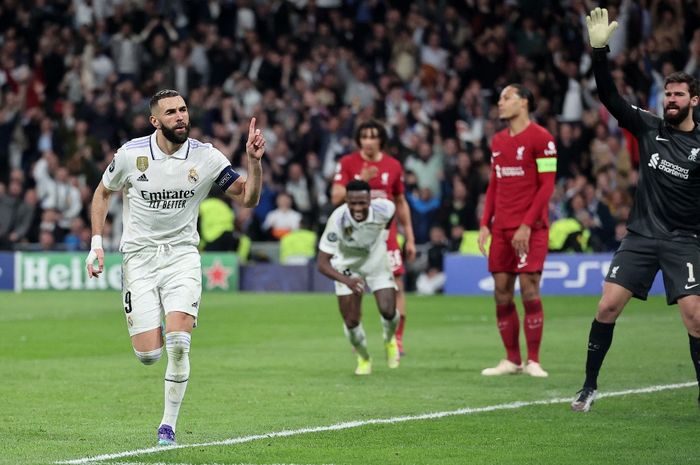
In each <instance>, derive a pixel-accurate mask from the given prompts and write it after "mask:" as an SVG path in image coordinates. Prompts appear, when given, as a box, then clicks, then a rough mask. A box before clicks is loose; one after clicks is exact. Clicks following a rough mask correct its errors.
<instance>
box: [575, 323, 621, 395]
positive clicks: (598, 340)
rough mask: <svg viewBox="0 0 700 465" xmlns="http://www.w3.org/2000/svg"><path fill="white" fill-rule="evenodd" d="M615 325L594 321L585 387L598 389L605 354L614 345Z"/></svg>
mask: <svg viewBox="0 0 700 465" xmlns="http://www.w3.org/2000/svg"><path fill="white" fill-rule="evenodd" d="M614 329H615V323H601V322H600V321H598V320H595V319H594V320H593V323H591V332H590V333H589V334H588V357H587V358H586V381H584V383H583V387H588V388H593V389H598V373H599V372H600V367H601V366H602V365H603V360H604V359H605V354H607V353H608V349H609V348H610V344H612V338H613V330H614Z"/></svg>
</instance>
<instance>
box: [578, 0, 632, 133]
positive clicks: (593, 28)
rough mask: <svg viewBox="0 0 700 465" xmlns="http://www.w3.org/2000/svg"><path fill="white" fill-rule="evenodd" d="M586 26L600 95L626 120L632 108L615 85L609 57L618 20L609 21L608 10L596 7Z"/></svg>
mask: <svg viewBox="0 0 700 465" xmlns="http://www.w3.org/2000/svg"><path fill="white" fill-rule="evenodd" d="M586 26H587V27H588V40H589V43H590V44H591V47H592V48H593V74H594V76H595V82H596V86H597V88H598V97H599V98H600V101H601V103H602V104H603V105H605V108H607V109H608V111H610V113H611V114H612V115H613V116H614V117H615V118H617V119H618V120H624V119H625V116H627V115H626V113H627V112H630V111H632V110H631V108H630V106H629V104H628V103H627V102H625V100H624V99H623V98H622V96H621V95H620V94H619V92H618V91H617V88H616V87H615V83H614V81H613V78H612V75H611V74H610V68H609V66H608V57H607V54H608V52H609V51H610V49H609V47H608V42H609V41H610V37H612V35H613V33H614V32H615V29H617V21H613V22H611V23H608V10H606V9H605V8H596V9H594V10H593V11H591V14H590V15H589V16H586Z"/></svg>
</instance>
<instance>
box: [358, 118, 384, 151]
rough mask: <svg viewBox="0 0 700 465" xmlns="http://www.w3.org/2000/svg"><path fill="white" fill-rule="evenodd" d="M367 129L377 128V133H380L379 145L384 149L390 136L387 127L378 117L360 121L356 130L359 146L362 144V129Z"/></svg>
mask: <svg viewBox="0 0 700 465" xmlns="http://www.w3.org/2000/svg"><path fill="white" fill-rule="evenodd" d="M366 129H376V130H377V134H378V135H379V147H380V148H382V149H383V148H384V147H385V146H386V143H387V140H388V139H389V136H388V135H387V133H386V128H385V127H384V125H383V124H382V123H380V122H379V121H377V120H376V119H369V120H367V121H364V122H362V123H360V125H359V126H357V129H356V130H355V143H356V144H357V146H358V147H359V146H360V135H361V134H362V131H364V130H366Z"/></svg>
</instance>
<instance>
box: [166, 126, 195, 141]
mask: <svg viewBox="0 0 700 465" xmlns="http://www.w3.org/2000/svg"><path fill="white" fill-rule="evenodd" d="M175 129H176V128H173V129H170V128H169V127H167V126H165V125H163V126H162V127H161V131H163V135H164V136H165V138H166V139H168V140H169V141H170V142H172V143H173V144H184V143H185V142H187V138H188V137H189V136H190V123H187V126H185V132H184V133H183V134H177V133H176V132H175Z"/></svg>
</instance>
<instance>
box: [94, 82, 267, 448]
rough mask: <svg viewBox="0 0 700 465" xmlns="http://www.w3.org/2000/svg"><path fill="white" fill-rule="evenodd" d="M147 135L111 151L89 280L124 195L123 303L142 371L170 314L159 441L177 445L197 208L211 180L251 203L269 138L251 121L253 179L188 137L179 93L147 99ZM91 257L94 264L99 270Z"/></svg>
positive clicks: (193, 304) (97, 200)
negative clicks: (118, 194)
mask: <svg viewBox="0 0 700 465" xmlns="http://www.w3.org/2000/svg"><path fill="white" fill-rule="evenodd" d="M150 109H151V116H150V121H151V124H152V125H153V126H154V127H155V129H156V130H155V132H154V133H153V134H151V135H150V136H146V137H140V138H137V139H132V140H130V141H129V142H127V143H126V144H124V145H123V146H122V147H121V148H120V149H119V150H118V151H117V153H116V154H115V156H114V159H113V160H112V163H111V164H110V165H109V167H108V168H107V170H105V173H104V175H103V176H102V182H100V184H99V186H97V189H96V190H95V194H94V196H93V199H92V211H91V219H92V244H91V249H90V253H89V255H88V257H87V260H86V265H87V271H88V275H89V276H90V277H91V278H92V277H95V278H96V277H98V276H99V275H100V273H102V270H103V268H104V251H103V248H102V230H103V227H104V223H105V217H106V214H107V206H108V203H109V198H110V196H111V195H112V193H113V192H114V191H118V190H122V192H123V196H124V232H123V234H122V238H121V243H120V246H119V250H120V251H121V252H122V253H123V264H122V272H123V285H122V305H123V308H124V315H125V317H126V321H127V327H128V329H129V335H130V336H131V343H132V345H133V348H134V352H135V354H136V357H137V358H138V359H139V360H140V361H141V362H142V363H144V364H145V365H151V364H153V363H155V362H157V361H158V360H159V359H160V357H161V353H162V348H163V337H162V332H161V321H162V320H161V319H162V316H161V315H162V314H164V315H165V350H166V352H167V353H168V364H167V368H166V370H165V408H164V413H163V419H162V421H161V423H160V426H159V428H158V443H159V444H160V445H171V444H174V443H175V428H176V422H177V416H178V412H179V410H180V404H181V403H182V398H183V397H184V395H185V390H186V388H187V380H188V379H189V373H190V364H189V351H190V340H191V333H192V329H193V328H194V326H195V324H196V320H197V312H198V310H199V305H200V297H201V293H202V278H201V262H200V256H199V252H198V250H197V245H198V244H199V234H198V233H197V215H198V212H199V204H200V203H201V201H202V200H204V199H205V198H206V197H207V194H208V193H209V190H210V188H211V187H212V185H213V184H217V185H218V186H219V187H220V188H221V189H222V190H223V191H224V192H226V194H227V195H228V196H229V197H231V198H233V199H234V200H236V201H238V202H239V203H241V204H242V205H244V206H246V207H254V206H256V205H257V204H258V201H259V199H260V191H261V185H262V167H261V162H260V159H261V158H262V156H263V153H264V152H265V138H264V137H263V135H262V133H261V131H260V130H259V129H255V118H252V119H251V121H250V126H249V129H248V141H247V143H246V153H247V155H248V176H247V178H244V177H242V176H240V175H239V174H238V173H236V172H235V171H234V170H233V168H232V167H231V164H230V162H229V161H228V159H227V158H226V157H225V156H224V155H223V154H222V153H221V152H220V151H219V150H217V149H215V148H214V147H212V145H211V144H205V143H202V142H199V141H197V140H195V139H190V138H189V137H188V136H189V131H190V117H189V114H188V112H187V105H186V103H185V100H184V99H183V98H182V96H180V94H178V92H176V91H174V90H161V91H160V92H158V93H156V94H155V95H154V96H153V97H152V98H151V102H150ZM95 260H97V262H98V266H95Z"/></svg>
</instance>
